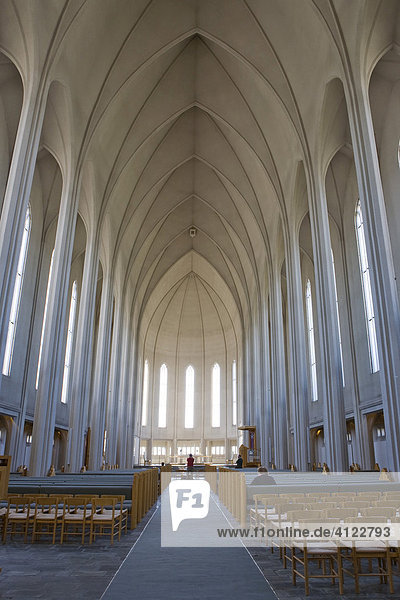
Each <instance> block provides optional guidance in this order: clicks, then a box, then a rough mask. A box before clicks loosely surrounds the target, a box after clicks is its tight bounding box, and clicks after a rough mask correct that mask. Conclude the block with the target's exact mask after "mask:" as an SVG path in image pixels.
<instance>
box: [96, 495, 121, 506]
mask: <svg viewBox="0 0 400 600" xmlns="http://www.w3.org/2000/svg"><path fill="white" fill-rule="evenodd" d="M101 497H102V498H116V499H117V502H116V504H117V505H119V506H121V508H122V505H123V503H124V500H125V496H123V495H122V496H116V495H115V494H102V495H101Z"/></svg>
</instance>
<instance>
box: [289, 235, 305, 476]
mask: <svg viewBox="0 0 400 600" xmlns="http://www.w3.org/2000/svg"><path fill="white" fill-rule="evenodd" d="M286 273H287V289H288V302H287V304H288V306H287V312H288V336H289V348H288V365H289V394H290V403H291V407H292V426H293V431H294V439H293V451H294V464H295V465H296V468H297V469H298V470H300V471H305V470H306V469H307V466H308V462H309V426H308V391H307V362H306V361H307V358H306V357H307V347H306V338H305V330H304V311H303V305H304V304H303V302H304V301H303V289H302V284H301V269H300V253H299V244H298V240H297V238H296V237H295V235H294V234H292V235H290V236H289V240H288V244H287V249H286Z"/></svg>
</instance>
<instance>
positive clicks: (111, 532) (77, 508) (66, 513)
mask: <svg viewBox="0 0 400 600" xmlns="http://www.w3.org/2000/svg"><path fill="white" fill-rule="evenodd" d="M124 499H125V497H124V496H113V495H103V496H102V497H101V498H99V497H98V496H84V495H80V496H75V497H73V496H70V495H65V496H53V495H49V496H47V495H35V496H29V495H23V496H9V498H8V504H7V507H6V508H4V509H2V513H3V514H2V517H3V519H2V520H3V532H2V539H3V543H5V542H6V541H7V537H8V536H11V537H12V536H13V535H16V534H22V535H23V536H24V541H25V542H27V540H28V536H29V535H30V536H31V541H32V542H35V541H37V540H38V539H40V537H41V536H43V535H45V536H47V537H48V536H51V539H52V543H53V544H54V543H55V541H56V535H57V532H58V531H59V532H60V543H61V544H62V543H63V542H64V540H65V539H66V538H68V537H69V536H80V539H81V543H82V544H84V543H85V537H86V536H88V537H89V543H90V544H91V543H92V542H93V540H95V539H96V537H97V536H110V540H111V543H113V541H114V538H115V537H116V536H118V539H119V540H120V539H121V533H122V531H125V532H126V531H127V527H128V510H127V509H126V508H124V506H123V502H124Z"/></svg>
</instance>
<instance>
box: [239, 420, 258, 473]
mask: <svg viewBox="0 0 400 600" xmlns="http://www.w3.org/2000/svg"><path fill="white" fill-rule="evenodd" d="M238 429H239V430H240V431H246V432H248V433H247V434H246V435H247V436H248V438H247V440H246V441H247V444H248V445H245V444H242V445H241V446H240V447H239V454H240V455H241V457H242V458H243V466H244V467H259V466H260V461H261V457H260V451H259V449H258V448H257V434H256V427H255V426H254V425H243V426H241V427H238Z"/></svg>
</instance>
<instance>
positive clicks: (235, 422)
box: [232, 360, 237, 425]
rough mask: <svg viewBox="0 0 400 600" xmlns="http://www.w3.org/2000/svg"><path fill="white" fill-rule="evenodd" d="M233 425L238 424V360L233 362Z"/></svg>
mask: <svg viewBox="0 0 400 600" xmlns="http://www.w3.org/2000/svg"><path fill="white" fill-rule="evenodd" d="M232 425H237V372H236V360H234V361H233V363H232Z"/></svg>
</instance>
